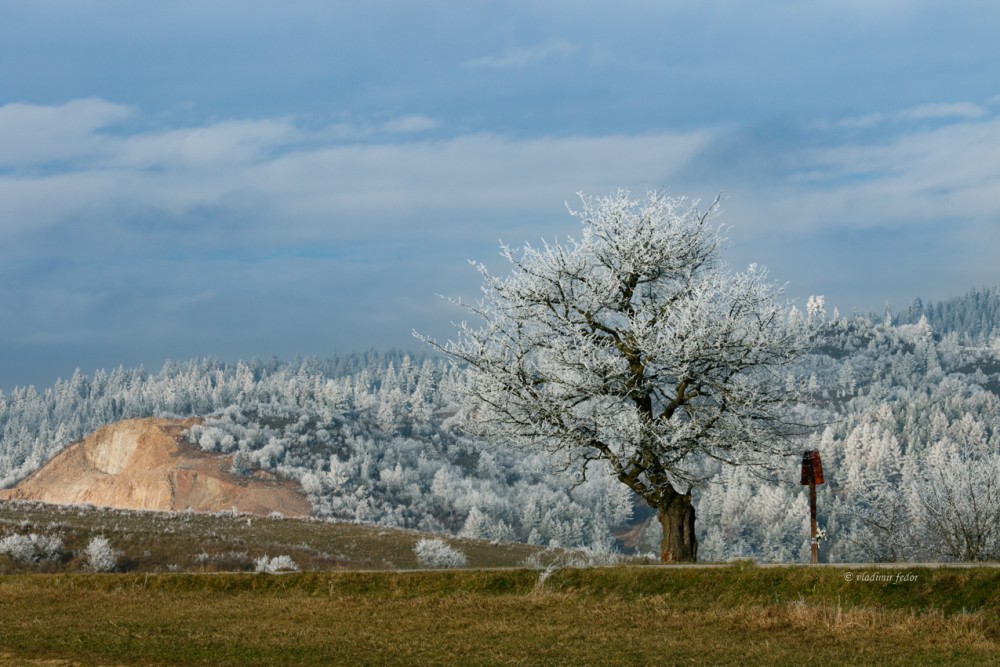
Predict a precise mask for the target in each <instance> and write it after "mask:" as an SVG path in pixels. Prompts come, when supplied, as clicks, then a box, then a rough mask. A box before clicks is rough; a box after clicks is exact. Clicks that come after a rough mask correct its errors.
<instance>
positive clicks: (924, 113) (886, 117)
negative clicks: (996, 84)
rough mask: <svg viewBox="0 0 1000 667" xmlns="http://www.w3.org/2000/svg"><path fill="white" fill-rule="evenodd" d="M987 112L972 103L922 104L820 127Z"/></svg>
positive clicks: (866, 125) (862, 125)
mask: <svg viewBox="0 0 1000 667" xmlns="http://www.w3.org/2000/svg"><path fill="white" fill-rule="evenodd" d="M986 113H987V110H986V109H985V108H984V107H982V106H980V105H978V104H973V103H972V102H955V103H950V104H923V105H920V106H916V107H911V108H909V109H901V110H899V111H893V112H889V113H870V114H864V115H861V116H849V117H847V118H842V119H840V120H838V121H836V122H834V123H826V124H823V125H821V127H825V128H830V127H842V128H869V127H875V126H877V125H881V124H883V123H901V122H908V121H915V120H940V121H946V120H956V119H958V120H963V119H974V118H982V117H983V116H985V115H986Z"/></svg>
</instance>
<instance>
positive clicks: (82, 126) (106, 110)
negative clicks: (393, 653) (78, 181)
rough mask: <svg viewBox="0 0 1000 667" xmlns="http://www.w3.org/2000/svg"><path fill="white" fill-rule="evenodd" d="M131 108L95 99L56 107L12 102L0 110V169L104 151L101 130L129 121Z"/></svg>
mask: <svg viewBox="0 0 1000 667" xmlns="http://www.w3.org/2000/svg"><path fill="white" fill-rule="evenodd" d="M133 113H134V110H133V109H132V108H131V107H128V106H124V105H120V104H112V103H111V102H106V101H104V100H101V99H97V98H88V99H80V100H73V101H71V102H67V103H66V104H62V105H59V106H42V105H37V104H26V103H23V102H14V103H11V104H5V105H3V106H2V107H0V167H14V168H21V167H30V166H35V165H39V164H45V163H48V162H54V161H63V160H73V159H76V158H79V157H83V156H93V155H95V154H99V153H102V152H104V150H106V148H105V144H106V143H107V141H108V139H109V137H108V135H105V134H102V133H101V132H100V130H103V129H105V128H108V127H112V126H114V125H116V124H118V123H121V122H122V121H124V120H127V119H128V118H130V117H131V116H132V115H133Z"/></svg>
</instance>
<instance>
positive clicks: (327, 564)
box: [0, 501, 542, 574]
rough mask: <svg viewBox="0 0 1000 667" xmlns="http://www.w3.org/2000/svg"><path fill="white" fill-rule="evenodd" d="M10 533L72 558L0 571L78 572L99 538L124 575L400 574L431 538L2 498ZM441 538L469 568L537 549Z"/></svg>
mask: <svg viewBox="0 0 1000 667" xmlns="http://www.w3.org/2000/svg"><path fill="white" fill-rule="evenodd" d="M11 533H19V534H28V533H40V534H46V535H58V536H60V537H61V538H62V539H63V540H64V542H65V545H66V557H65V558H63V559H61V560H60V561H59V562H45V563H40V564H35V565H30V566H25V565H23V564H18V563H15V562H13V561H11V560H10V559H9V558H7V557H6V556H5V555H3V554H0V574H21V573H26V572H48V573H52V572H79V571H83V570H85V568H86V564H85V562H84V560H83V559H82V558H81V557H80V554H81V553H82V551H83V549H84V547H85V546H86V545H87V542H89V540H90V539H91V538H92V537H93V536H94V535H103V536H105V537H107V538H108V539H109V540H110V542H111V545H112V547H113V548H114V549H115V550H116V551H118V552H119V553H120V558H119V563H120V567H119V571H123V572H150V573H153V572H238V571H252V570H253V569H254V560H255V559H257V558H260V557H261V556H263V555H268V556H271V557H274V556H280V555H288V556H290V557H291V558H292V559H293V560H294V561H295V562H296V564H298V566H299V567H300V568H301V569H303V570H310V571H331V570H345V569H369V570H396V569H411V568H416V567H419V565H418V563H417V560H416V557H415V555H414V553H413V547H414V545H415V544H416V542H417V541H418V540H420V539H421V538H423V537H427V535H426V534H423V533H418V532H416V531H409V530H395V529H389V528H378V527H374V526H367V525H359V524H353V523H331V522H325V521H318V520H310V519H305V520H303V519H290V518H289V519H285V518H279V517H259V516H250V515H246V514H236V515H234V514H231V513H219V514H200V513H194V512H151V511H133V510H112V509H102V508H96V507H89V506H87V507H81V506H58V505H46V504H43V503H35V502H13V501H0V537H3V536H4V535H7V534H11ZM436 537H442V539H445V540H446V541H447V542H448V543H449V544H451V545H452V546H454V547H455V548H457V549H459V550H460V551H462V553H464V554H465V555H466V557H467V558H468V561H469V565H470V566H471V567H511V566H517V565H521V564H523V563H524V562H525V561H526V560H527V559H529V558H531V557H532V556H533V555H534V556H536V557H538V555H539V554H540V552H541V551H542V550H541V549H540V548H539V547H536V546H531V545H527V544H517V543H504V544H498V545H494V544H490V543H489V542H487V541H484V540H467V539H461V538H454V537H449V536H436Z"/></svg>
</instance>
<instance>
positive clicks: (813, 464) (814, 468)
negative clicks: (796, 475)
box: [801, 449, 823, 563]
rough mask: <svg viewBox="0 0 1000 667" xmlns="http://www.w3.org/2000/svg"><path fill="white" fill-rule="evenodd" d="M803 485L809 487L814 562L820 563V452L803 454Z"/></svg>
mask: <svg viewBox="0 0 1000 667" xmlns="http://www.w3.org/2000/svg"><path fill="white" fill-rule="evenodd" d="M801 483H802V485H803V486H806V485H808V486H809V537H810V546H811V547H812V559H811V560H812V562H813V563H818V562H819V535H818V532H819V531H818V528H817V526H816V485H817V484H822V483H823V462H822V461H821V460H820V458H819V451H818V450H815V449H811V450H808V451H805V452H803V453H802V482H801Z"/></svg>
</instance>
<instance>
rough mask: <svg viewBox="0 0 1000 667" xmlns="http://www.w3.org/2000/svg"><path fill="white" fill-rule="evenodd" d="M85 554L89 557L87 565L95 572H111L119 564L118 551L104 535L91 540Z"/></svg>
mask: <svg viewBox="0 0 1000 667" xmlns="http://www.w3.org/2000/svg"><path fill="white" fill-rule="evenodd" d="M83 554H84V557H85V558H86V559H87V567H89V568H90V569H91V570H93V571H94V572H111V571H112V570H114V569H115V568H116V567H117V566H118V553H117V552H116V551H115V550H114V549H112V548H111V543H110V542H108V538H106V537H104V536H103V535H98V536H97V537H94V538H93V539H92V540H90V542H89V543H88V544H87V548H86V549H84V551H83Z"/></svg>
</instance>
